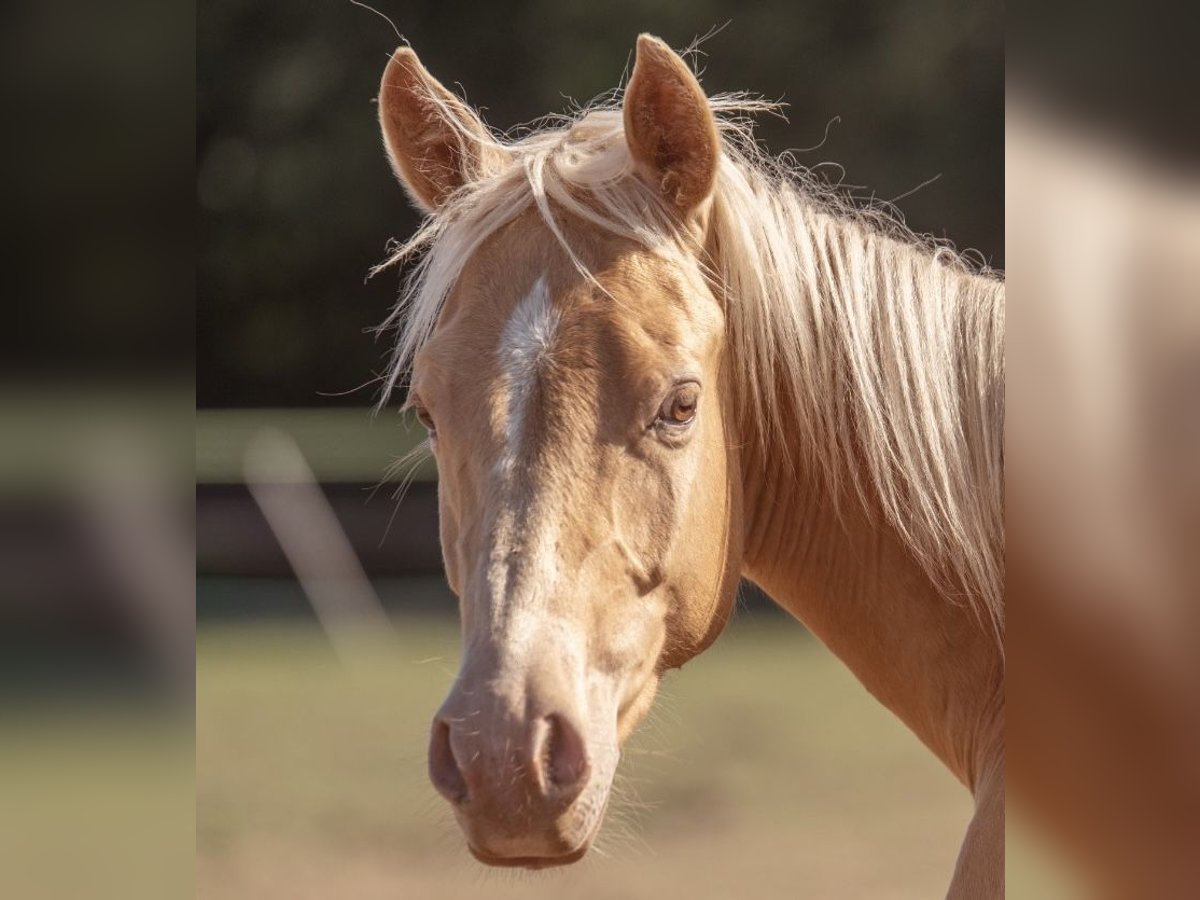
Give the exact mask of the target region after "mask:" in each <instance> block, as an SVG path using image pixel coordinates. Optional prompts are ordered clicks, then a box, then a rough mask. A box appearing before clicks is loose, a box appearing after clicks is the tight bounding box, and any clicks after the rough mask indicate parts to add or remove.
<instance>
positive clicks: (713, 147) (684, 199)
mask: <svg viewBox="0 0 1200 900" xmlns="http://www.w3.org/2000/svg"><path fill="white" fill-rule="evenodd" d="M625 139H626V141H628V143H629V152H630V153H631V154H632V155H633V159H634V164H635V165H636V167H637V170H638V172H639V173H640V174H641V175H642V176H643V177H645V178H647V179H648V180H649V181H650V182H651V183H652V184H655V185H658V186H659V188H660V189H661V190H662V192H663V193H664V194H665V195H666V196H667V198H668V199H669V200H670V201H671V202H672V203H674V204H675V206H676V207H678V208H679V210H680V211H681V212H683V213H685V214H686V213H689V212H691V211H692V210H694V209H695V208H696V207H697V206H698V205H699V204H700V203H701V202H703V201H704V200H705V199H707V197H708V195H709V194H710V193H712V189H713V183H714V182H715V180H716V177H717V164H718V159H719V157H720V153H721V142H720V138H719V137H718V135H717V123H716V119H714V118H713V114H712V110H711V109H709V106H708V98H707V97H705V95H704V90H703V89H702V88H701V87H700V82H698V81H697V80H696V76H695V75H693V74H692V70H691V69H690V68H688V65H687V63H685V62H684V61H683V60H682V59H681V58H680V57H679V56H678V55H677V54H676V53H675V51H673V50H672V49H671V48H670V47H668V46H667V45H666V44H664V43H663V42H662V41H660V40H659V39H658V38H656V37H653V36H651V35H649V34H643V35H641V36H639V37H638V43H637V61H636V62H635V63H634V66H633V75H631V76H630V78H629V87H628V88H626V90H625Z"/></svg>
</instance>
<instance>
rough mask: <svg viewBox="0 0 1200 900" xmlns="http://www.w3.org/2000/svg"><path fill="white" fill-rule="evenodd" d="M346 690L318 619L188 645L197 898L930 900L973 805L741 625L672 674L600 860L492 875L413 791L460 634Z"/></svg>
mask: <svg viewBox="0 0 1200 900" xmlns="http://www.w3.org/2000/svg"><path fill="white" fill-rule="evenodd" d="M396 624H397V628H398V640H397V642H396V644H395V645H394V646H389V647H387V648H378V647H377V648H375V649H373V650H370V651H368V650H364V651H363V654H362V656H361V658H360V660H359V662H360V664H359V665H357V666H355V667H354V673H353V675H351V674H350V673H349V672H347V671H346V670H345V669H344V668H343V667H342V666H341V664H340V663H339V662H338V661H337V660H336V659H335V657H334V656H333V654H332V651H331V650H330V648H329V645H328V643H327V642H326V640H325V638H324V636H323V635H322V634H321V633H320V632H319V631H318V630H317V629H316V628H315V626H313V625H311V624H309V623H306V622H303V621H299V620H286V621H282V622H280V621H275V622H271V623H249V624H247V623H236V624H220V625H207V626H203V627H202V629H201V633H200V637H199V645H198V660H197V667H198V678H199V687H198V691H197V704H198V706H197V747H196V759H197V811H196V816H197V849H198V859H197V896H198V897H201V898H213V900H215V898H222V900H242V898H246V900H249V898H256V900H266V898H274V897H278V898H288V900H301V898H314V900H315V898H322V900H325V898H331V897H353V898H356V900H372V898H388V900H397V898H430V900H434V898H441V897H445V898H456V900H466V898H473V897H479V898H484V897H486V898H506V897H523V898H535V900H536V898H541V897H555V898H560V900H561V898H581V900H583V898H588V900H591V898H594V900H600V898H630V900H636V898H642V897H645V898H656V900H660V898H664V897H696V898H701V897H721V898H724V897H735V896H736V897H738V898H745V900H750V898H759V897H762V898H766V897H772V898H773V897H781V896H806V897H820V898H841V897H845V898H851V897H853V898H867V897H869V898H896V900H899V898H914V900H915V898H930V897H938V896H941V895H942V894H943V893H944V891H945V888H946V884H947V882H948V879H949V875H950V872H951V869H952V867H953V862H954V858H955V855H956V852H957V847H958V843H959V840H960V839H961V835H962V832H963V829H964V827H965V826H966V823H967V820H968V818H969V816H970V809H971V806H970V800H969V797H968V795H967V793H966V791H965V790H964V789H963V788H961V787H960V786H959V785H958V784H957V782H955V781H954V780H953V779H952V778H951V776H949V775H948V774H947V773H945V772H944V771H943V770H942V769H941V767H940V766H939V765H938V763H936V762H935V761H934V759H933V758H932V756H931V755H930V754H929V753H928V752H927V751H926V750H925V749H924V748H923V747H922V746H921V745H920V744H919V743H918V742H917V740H916V739H915V738H914V737H913V736H912V735H911V734H910V733H909V732H908V731H906V730H905V729H904V728H903V726H901V725H900V724H898V723H897V722H896V721H895V720H894V719H892V717H891V716H890V715H889V714H888V713H887V712H885V711H884V710H883V709H882V708H880V707H879V706H878V704H877V703H876V702H875V701H874V700H873V699H872V698H871V697H870V696H868V695H867V694H866V692H865V691H864V690H863V689H862V688H861V687H860V686H859V685H858V684H857V682H855V681H854V679H853V678H852V677H851V676H850V675H849V674H848V673H847V672H846V670H845V669H844V668H843V667H842V666H841V664H840V663H839V662H837V661H836V660H835V659H833V658H832V657H831V656H830V655H829V654H828V653H827V652H826V651H825V650H824V649H823V648H822V647H821V646H820V645H819V644H817V643H816V642H815V641H813V640H811V639H810V638H809V637H807V636H806V635H805V634H804V632H803V631H802V629H800V628H799V627H798V626H796V625H794V624H793V623H791V622H790V621H789V620H786V619H784V618H782V617H775V616H758V617H757V618H753V617H743V618H741V619H740V620H739V621H737V622H735V624H734V625H733V626H732V627H731V629H730V632H729V633H728V634H726V635H725V636H724V637H723V638H722V639H721V641H720V642H719V643H718V644H717V645H716V646H715V647H714V648H713V649H712V650H710V651H709V652H708V653H707V654H705V655H704V656H703V657H701V658H700V659H698V660H696V661H695V662H693V663H691V664H689V665H688V666H687V667H686V669H685V670H684V671H683V672H680V673H673V674H672V676H671V677H670V678H669V679H668V680H667V682H666V684H665V686H664V690H663V696H662V699H661V700H660V701H659V704H658V707H657V709H656V711H655V713H654V714H653V717H652V720H651V721H650V722H649V723H648V724H647V725H646V726H644V727H643V729H642V731H641V733H640V734H639V735H638V736H637V737H636V738H635V739H634V741H633V742H632V744H631V746H630V747H629V748H628V749H627V752H626V753H625V756H624V759H623V761H622V764H621V775H620V776H619V778H620V784H619V785H618V792H619V795H618V800H617V801H616V802H615V803H614V808H613V809H612V810H610V814H609V820H608V824H607V826H606V828H605V832H604V834H603V835H602V837H601V840H600V843H599V844H598V846H597V847H596V849H595V851H594V852H593V853H591V854H589V857H588V858H587V859H585V860H584V861H583V862H582V863H580V864H579V865H577V866H575V867H572V868H570V869H568V870H561V871H554V872H549V873H539V874H525V873H508V872H496V871H493V870H486V869H484V868H483V867H481V866H479V865H478V864H476V863H475V862H473V861H472V860H470V858H469V857H468V856H467V854H466V852H465V850H464V849H463V848H462V847H461V842H460V840H459V838H458V835H457V829H456V828H455V826H454V825H453V822H452V821H451V819H450V817H449V814H448V813H447V812H446V811H445V810H444V809H443V806H442V803H441V801H440V800H439V799H438V798H437V797H436V795H435V794H434V793H433V791H432V788H430V787H429V786H428V784H427V781H426V776H425V762H424V754H425V743H426V729H427V725H428V721H429V719H430V716H431V714H432V712H433V711H434V709H435V708H436V706H437V704H438V703H439V702H440V700H441V697H442V695H443V693H444V691H445V689H446V687H447V685H448V683H449V681H450V679H451V677H452V673H453V671H454V669H455V654H456V630H455V627H454V625H453V623H452V622H450V621H448V620H445V619H441V618H434V617H427V618H422V617H412V616H409V617H404V618H399V619H397V620H396Z"/></svg>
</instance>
